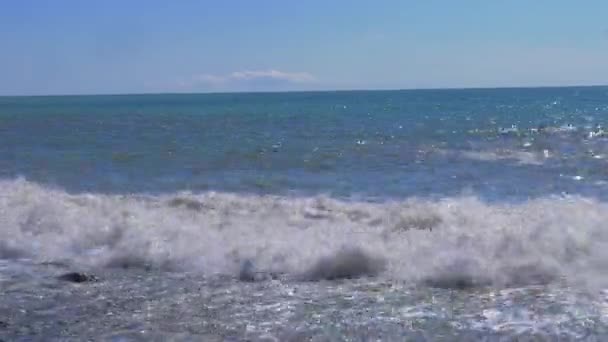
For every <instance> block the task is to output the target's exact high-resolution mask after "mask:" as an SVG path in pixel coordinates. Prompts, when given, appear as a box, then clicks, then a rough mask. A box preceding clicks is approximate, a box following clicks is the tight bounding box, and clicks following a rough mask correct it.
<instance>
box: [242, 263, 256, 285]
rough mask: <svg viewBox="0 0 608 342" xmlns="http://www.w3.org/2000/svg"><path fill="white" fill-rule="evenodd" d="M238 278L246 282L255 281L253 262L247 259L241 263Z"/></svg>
mask: <svg viewBox="0 0 608 342" xmlns="http://www.w3.org/2000/svg"><path fill="white" fill-rule="evenodd" d="M239 280H240V281H246V282H254V281H256V274H255V267H254V266H253V262H251V260H249V259H247V260H245V261H244V262H243V263H242V264H241V269H240V270H239Z"/></svg>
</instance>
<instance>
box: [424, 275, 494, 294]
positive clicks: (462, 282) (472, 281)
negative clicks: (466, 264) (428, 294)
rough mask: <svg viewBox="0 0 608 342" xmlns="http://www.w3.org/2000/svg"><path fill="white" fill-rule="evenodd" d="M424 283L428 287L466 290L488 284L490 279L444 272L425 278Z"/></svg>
mask: <svg viewBox="0 0 608 342" xmlns="http://www.w3.org/2000/svg"><path fill="white" fill-rule="evenodd" d="M424 283H425V284H426V285H428V286H430V287H435V288H440V289H454V290H467V289H474V288H478V287H484V286H489V285H490V284H491V282H490V280H488V279H483V278H479V277H474V276H472V275H470V274H463V273H460V274H457V273H452V274H444V275H441V276H437V277H433V278H427V279H425V280H424Z"/></svg>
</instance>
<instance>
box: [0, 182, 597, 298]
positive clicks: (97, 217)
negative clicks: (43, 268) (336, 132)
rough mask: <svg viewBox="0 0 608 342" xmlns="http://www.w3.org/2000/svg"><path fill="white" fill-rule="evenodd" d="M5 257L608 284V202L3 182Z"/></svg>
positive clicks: (1, 246) (479, 281) (1, 252)
mask: <svg viewBox="0 0 608 342" xmlns="http://www.w3.org/2000/svg"><path fill="white" fill-rule="evenodd" d="M0 189H1V192H2V195H0V213H1V215H0V227H1V229H0V241H1V243H0V258H3V259H15V258H23V257H28V258H32V259H36V260H40V261H68V262H70V263H77V264H84V265H89V266H91V267H126V268H130V267H137V268H160V269H178V270H192V271H198V272H204V273H222V274H238V273H239V269H240V267H241V264H242V262H243V260H251V262H252V263H253V264H254V265H255V268H256V269H257V270H259V271H263V272H280V273H288V274H294V275H302V274H305V275H308V276H309V277H310V278H313V279H321V278H322V279H331V278H341V277H351V276H360V275H376V274H377V273H379V272H382V273H381V275H382V276H384V277H388V278H391V279H399V280H405V281H415V282H418V281H419V282H426V283H428V284H431V285H434V286H442V287H446V286H447V287H462V286H468V285H467V284H470V285H471V286H476V285H486V284H489V285H500V286H510V285H525V284H536V283H546V282H548V281H551V280H554V279H564V280H566V281H568V282H570V283H572V284H575V283H576V284H585V285H594V286H607V285H608V273H606V272H605V270H606V269H607V268H608V267H607V266H608V261H607V260H608V258H607V257H608V230H607V229H606V222H608V205H607V204H605V203H602V202H599V201H597V200H593V199H587V198H581V197H576V198H569V199H563V198H549V197H548V198H542V199H536V200H530V201H528V202H525V203H522V204H488V203H484V202H482V201H480V200H478V199H476V198H473V197H456V198H446V199H443V200H440V201H428V200H419V199H414V198H412V199H409V200H405V201H391V202H385V203H367V202H348V201H339V200H334V199H331V198H327V197H311V198H287V197H278V196H256V195H238V194H229V193H214V192H208V193H203V194H197V195H194V194H189V193H180V194H173V195H160V196H135V195H120V196H118V195H102V194H80V195H73V194H68V193H66V192H64V191H62V190H57V189H49V188H46V187H42V186H39V185H37V184H34V183H30V182H27V181H24V180H5V181H0Z"/></svg>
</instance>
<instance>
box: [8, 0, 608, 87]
mask: <svg viewBox="0 0 608 342" xmlns="http://www.w3.org/2000/svg"><path fill="white" fill-rule="evenodd" d="M593 84H608V1H607V0H585V1H573V0H508V1H506V0H505V1H499V0H495V1H493V0H459V1H456V0H443V1H440V0H419V1H407V0H385V1H382V0H375V1H373V0H369V1H359V0H348V1H347V0H344V1H339V0H335V1H330V0H303V1H295V0H293V1H290V0H217V1H211V0H209V1H205V0H198V1H194V0H192V1H190V0H179V1H177V0H176V1H169V0H163V1H160V0H103V1H82V0H72V1H70V0H0V95H24V94H83V93H85V94H96V93H150V92H206V91H266V90H270V91H274V90H320V89H395V88H399V89H401V88H442V87H496V86H542V85H550V86H555V85H593Z"/></svg>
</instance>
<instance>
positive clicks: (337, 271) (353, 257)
mask: <svg viewBox="0 0 608 342" xmlns="http://www.w3.org/2000/svg"><path fill="white" fill-rule="evenodd" d="M385 266H386V263H385V261H384V260H383V259H378V258H374V257H371V256H369V255H367V254H366V253H365V252H364V251H362V250H361V249H359V248H348V249H343V250H340V251H338V252H337V253H335V254H334V255H331V256H327V257H324V258H321V259H320V260H319V261H317V263H316V264H314V265H313V266H312V267H311V268H310V269H309V270H308V271H307V272H305V273H304V275H303V278H304V279H306V280H310V281H318V280H324V279H325V280H338V279H354V278H360V277H364V276H375V275H377V274H378V273H380V272H382V271H383V270H384V268H385Z"/></svg>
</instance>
